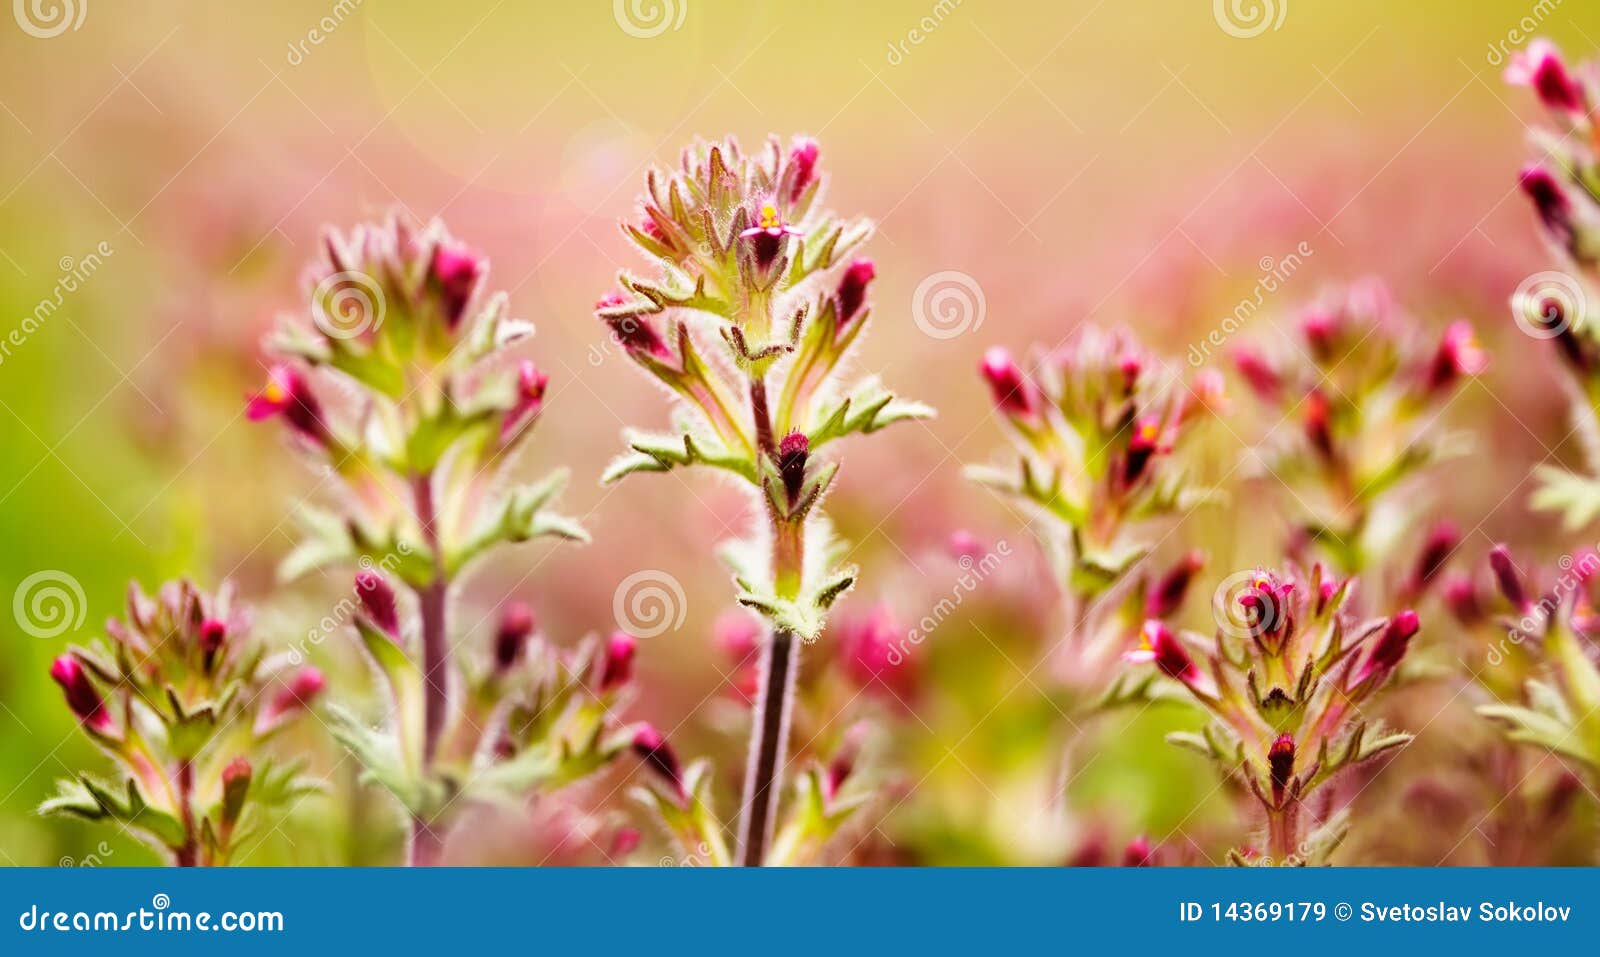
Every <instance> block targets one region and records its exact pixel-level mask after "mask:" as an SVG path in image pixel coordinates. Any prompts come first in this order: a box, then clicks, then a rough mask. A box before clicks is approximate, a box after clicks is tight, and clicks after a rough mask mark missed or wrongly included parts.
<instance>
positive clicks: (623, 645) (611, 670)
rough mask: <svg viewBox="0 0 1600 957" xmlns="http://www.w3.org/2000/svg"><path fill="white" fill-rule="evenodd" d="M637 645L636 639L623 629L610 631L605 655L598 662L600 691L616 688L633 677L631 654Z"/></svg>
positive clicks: (602, 692)
mask: <svg viewBox="0 0 1600 957" xmlns="http://www.w3.org/2000/svg"><path fill="white" fill-rule="evenodd" d="M638 647H639V643H638V641H636V640H635V639H634V637H633V636H632V635H630V634H628V633H627V632H625V631H615V632H612V633H611V638H610V640H608V641H607V642H606V655H605V658H604V659H602V660H601V663H600V693H601V694H604V693H606V692H608V691H615V690H616V689H618V688H620V687H622V686H623V685H625V684H627V683H628V682H629V681H630V680H632V678H633V654H634V651H636V650H637V649H638Z"/></svg>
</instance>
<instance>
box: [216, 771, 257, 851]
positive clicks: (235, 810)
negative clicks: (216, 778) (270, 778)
mask: <svg viewBox="0 0 1600 957" xmlns="http://www.w3.org/2000/svg"><path fill="white" fill-rule="evenodd" d="M252 774H253V772H252V769H251V767H250V762H249V761H248V760H246V759H245V758H243V757H238V758H234V759H233V760H232V761H229V762H228V766H227V767H225V768H223V769H222V830H223V833H224V834H226V833H228V832H229V831H231V830H232V829H233V826H234V825H235V824H236V823H238V821H239V815H240V814H241V813H242V812H243V811H244V801H245V798H246V797H247V796H248V795H249V794H250V779H251V777H252Z"/></svg>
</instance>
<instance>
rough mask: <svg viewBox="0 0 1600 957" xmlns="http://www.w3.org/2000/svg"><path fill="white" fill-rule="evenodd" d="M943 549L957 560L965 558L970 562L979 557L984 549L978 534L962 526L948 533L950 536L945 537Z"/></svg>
mask: <svg viewBox="0 0 1600 957" xmlns="http://www.w3.org/2000/svg"><path fill="white" fill-rule="evenodd" d="M944 549H945V553H946V554H948V555H949V556H950V557H951V558H954V559H956V560H957V561H960V560H961V559H963V558H965V559H967V560H968V561H972V562H976V561H978V560H979V559H981V558H982V557H983V554H984V552H985V551H986V549H985V548H984V545H983V542H981V541H979V540H978V536H976V535H974V534H972V533H971V532H969V531H967V530H966V529H964V528H958V529H956V530H955V531H953V532H951V533H950V537H949V538H947V539H945V543H944Z"/></svg>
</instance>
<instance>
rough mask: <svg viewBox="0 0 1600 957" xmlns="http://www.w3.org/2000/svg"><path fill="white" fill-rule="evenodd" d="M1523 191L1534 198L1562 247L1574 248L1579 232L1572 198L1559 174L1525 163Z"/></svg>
mask: <svg viewBox="0 0 1600 957" xmlns="http://www.w3.org/2000/svg"><path fill="white" fill-rule="evenodd" d="M1518 182H1519V183H1520V184H1521V186H1522V191H1523V192H1524V193H1526V194H1528V198H1529V199H1530V200H1532V201H1533V208H1534V209H1535V210H1536V211H1538V213H1539V221H1540V222H1541V223H1543V224H1544V228H1545V230H1546V231H1547V232H1549V233H1550V235H1551V236H1552V237H1553V238H1555V240H1556V241H1557V242H1559V243H1560V244H1561V245H1562V246H1566V247H1570V246H1571V245H1572V243H1573V239H1574V237H1575V235H1576V227H1575V226H1574V225H1573V219H1572V201H1571V199H1569V198H1568V197H1567V191H1566V188H1565V187H1564V186H1562V185H1561V182H1560V181H1559V180H1557V179H1556V177H1555V174H1553V173H1551V172H1550V171H1549V170H1548V169H1546V168H1545V167H1543V166H1540V165H1538V164H1534V165H1531V166H1525V167H1523V169H1522V174H1521V176H1520V177H1519V178H1518Z"/></svg>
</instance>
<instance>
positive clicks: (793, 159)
mask: <svg viewBox="0 0 1600 957" xmlns="http://www.w3.org/2000/svg"><path fill="white" fill-rule="evenodd" d="M817 153H818V150H817V141H816V140H813V139H809V138H799V139H796V140H795V141H794V146H793V148H791V149H790V150H789V169H790V170H791V171H792V173H791V179H790V181H789V202H791V203H792V202H794V201H795V200H797V199H799V198H800V194H801V193H804V192H805V191H806V187H807V186H810V185H811V183H812V182H813V181H814V180H815V179H816V178H817Z"/></svg>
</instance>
